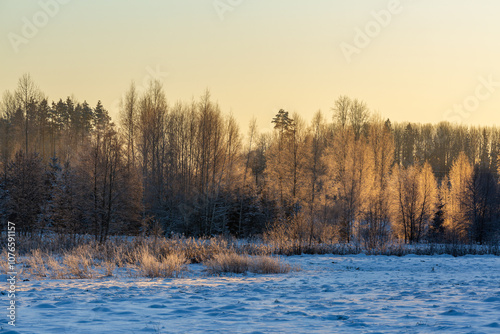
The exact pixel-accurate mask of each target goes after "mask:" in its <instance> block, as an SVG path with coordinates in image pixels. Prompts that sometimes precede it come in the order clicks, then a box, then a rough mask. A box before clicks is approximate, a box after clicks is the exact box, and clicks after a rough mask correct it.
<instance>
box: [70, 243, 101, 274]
mask: <svg viewBox="0 0 500 334" xmlns="http://www.w3.org/2000/svg"><path fill="white" fill-rule="evenodd" d="M94 250H95V249H94V248H92V247H91V245H88V244H87V245H81V246H78V247H77V248H75V249H73V251H71V252H68V253H66V254H65V255H64V258H63V264H64V265H65V266H66V269H67V275H68V276H69V277H72V278H92V277H93V275H94V271H93V269H92V266H93V264H94V260H93V255H94Z"/></svg>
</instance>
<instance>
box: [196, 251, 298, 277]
mask: <svg viewBox="0 0 500 334" xmlns="http://www.w3.org/2000/svg"><path fill="white" fill-rule="evenodd" d="M204 264H205V266H206V267H207V269H208V272H209V273H211V274H220V273H235V274H241V273H245V272H247V271H250V272H252V273H259V274H282V273H287V272H289V271H290V270H291V267H290V266H289V265H288V264H286V263H283V262H282V261H281V260H280V259H278V258H275V257H271V256H255V257H252V256H249V255H239V254H236V253H219V254H216V255H214V256H213V258H212V259H210V260H207V261H205V263H204Z"/></svg>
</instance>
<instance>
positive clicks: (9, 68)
mask: <svg viewBox="0 0 500 334" xmlns="http://www.w3.org/2000/svg"><path fill="white" fill-rule="evenodd" d="M499 13H500V1H495V0H475V1H472V0H400V1H398V0H380V1H379V0H370V1H369V0H356V1H353V0H342V1H341V0H314V1H312V0H308V1H307V0H175V1H174V0H165V1H159V0H141V1H126V0H106V1H103V0H85V1H84V0H39V1H31V0H22V1H20V0H0V35H1V38H0V94H1V93H3V92H4V91H6V90H11V91H12V90H14V89H15V88H16V85H17V81H18V79H19V77H21V75H23V73H30V74H31V77H32V78H33V80H34V81H35V82H36V84H37V85H38V86H39V87H40V88H41V89H42V91H43V92H44V93H45V94H46V95H47V96H48V97H49V99H50V100H58V99H59V98H63V99H64V98H66V97H67V96H73V97H75V98H76V99H77V100H78V101H80V102H83V100H87V101H88V102H89V103H90V104H91V105H95V104H96V103H97V101H98V100H101V101H102V103H103V105H104V107H105V108H107V109H108V110H109V111H110V114H111V116H112V117H113V118H115V119H116V118H117V113H118V101H119V100H120V98H121V96H122V95H123V94H124V92H125V91H126V90H127V88H128V87H129V86H130V83H131V81H134V82H135V83H136V86H137V87H138V89H139V90H144V89H145V87H146V86H147V83H148V81H149V80H150V79H158V80H160V81H161V82H162V83H163V86H164V90H165V93H166V96H167V99H168V101H169V104H171V105H172V104H174V103H175V102H177V101H178V100H183V101H191V100H192V99H193V98H194V99H198V98H199V97H200V96H201V95H202V94H203V93H204V91H205V90H206V89H207V88H208V89H209V90H210V92H211V96H212V97H213V100H214V101H217V102H218V103H219V105H220V107H221V110H222V111H223V112H224V113H227V114H229V113H232V114H233V115H234V116H235V118H236V119H237V120H238V122H239V124H240V128H241V129H242V130H243V131H244V130H246V129H247V128H248V124H249V122H250V120H251V119H252V118H253V117H255V118H256V119H257V122H258V125H259V128H260V129H261V131H266V130H268V129H271V128H272V124H271V120H272V118H273V116H274V115H275V114H276V113H277V112H278V110H279V109H285V110H287V111H289V112H291V113H293V112H297V113H298V114H300V115H301V116H302V117H303V118H304V119H305V120H306V121H310V120H311V119H312V115H313V114H314V113H315V112H316V111H318V110H321V111H322V112H323V113H324V114H325V116H326V117H327V118H330V117H331V116H332V110H331V108H332V106H333V105H334V101H335V99H337V98H338V97H339V96H340V95H347V96H349V97H351V98H358V99H361V100H363V101H365V102H366V104H367V106H368V107H369V109H370V110H371V111H372V112H374V113H379V114H380V115H381V116H382V117H384V118H390V119H391V121H412V122H422V123H424V122H425V123H427V122H430V123H437V122H440V121H443V120H446V121H450V122H454V123H462V124H467V125H476V124H482V125H494V124H496V125H498V124H500V113H499V111H500V44H499V43H498V36H499V33H500V20H498V14H499Z"/></svg>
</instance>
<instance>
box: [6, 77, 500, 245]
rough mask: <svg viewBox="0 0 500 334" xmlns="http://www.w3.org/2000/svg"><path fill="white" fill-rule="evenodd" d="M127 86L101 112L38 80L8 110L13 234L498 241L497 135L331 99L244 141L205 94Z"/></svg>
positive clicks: (12, 94)
mask: <svg viewBox="0 0 500 334" xmlns="http://www.w3.org/2000/svg"><path fill="white" fill-rule="evenodd" d="M174 98H175V97H168V99H167V95H166V93H165V91H164V89H163V87H162V85H161V83H160V82H158V81H152V82H151V83H150V84H149V87H148V88H147V89H146V90H145V91H144V92H139V91H138V90H137V89H136V87H135V85H134V84H133V83H132V84H131V85H130V88H129V89H128V90H127V91H126V92H125V94H124V95H123V98H122V101H121V104H120V113H119V119H118V120H112V119H111V117H110V116H109V114H108V111H107V110H106V109H105V107H104V106H103V105H102V103H101V101H97V103H95V104H89V103H88V102H87V101H85V100H84V101H83V102H79V101H77V100H76V99H75V98H73V97H66V98H65V99H64V98H61V99H59V100H57V101H49V100H48V98H47V97H46V96H45V95H44V93H43V92H42V90H41V89H40V88H39V87H38V86H37V85H36V84H35V82H34V81H33V79H32V78H31V76H30V75H29V74H24V75H22V76H21V78H20V79H19V81H18V82H17V86H16V87H15V89H14V90H13V91H5V92H4V93H3V95H2V99H1V102H0V173H1V178H0V212H1V219H2V226H4V227H6V226H7V222H8V221H11V222H14V223H15V224H16V227H17V231H18V233H20V234H22V235H25V236H30V235H42V234H48V233H54V234H65V235H71V236H73V237H75V238H76V237H77V236H80V235H91V236H93V237H94V238H95V240H96V241H98V242H100V243H103V242H105V241H106V240H107V239H108V238H109V237H110V236H113V235H121V236H123V235H156V236H167V237H170V236H174V235H176V236H177V235H184V236H193V237H204V236H208V237H210V236H216V235H224V236H234V237H236V238H250V237H259V238H263V239H264V240H295V241H298V242H302V243H309V244H311V243H358V244H360V245H363V246H365V247H367V248H376V247H380V246H381V245H384V244H387V243H390V242H393V241H399V242H402V243H408V244H413V243H425V242H428V243H464V244H493V243H497V242H498V241H499V239H500V219H499V218H500V217H499V214H500V188H499V168H500V164H499V161H498V159H499V157H498V155H499V151H500V147H499V145H500V131H499V129H498V128H497V127H495V126H467V125H460V124H452V123H449V122H441V123H439V124H416V123H409V122H402V123H396V122H391V121H390V120H389V119H383V118H382V117H381V116H380V115H378V114H376V113H373V112H371V111H370V109H369V107H368V106H367V105H366V103H365V102H363V101H362V100H360V99H357V98H353V97H348V96H343V95H341V96H337V97H332V106H331V110H329V111H327V112H325V113H322V112H321V111H318V112H316V113H315V114H314V116H313V117H312V121H311V122H310V124H307V123H306V122H305V121H304V120H303V119H302V118H301V116H300V115H299V114H295V113H294V114H291V113H289V112H287V111H285V110H276V111H274V112H273V113H271V114H270V115H269V123H270V124H272V127H273V128H274V130H273V131H272V132H262V133H261V132H259V130H258V129H257V126H256V121H255V120H254V121H253V122H251V124H250V125H249V126H248V129H247V130H241V129H240V127H239V124H238V123H237V121H236V120H235V118H234V117H233V116H232V115H229V114H226V113H224V112H223V111H221V110H220V107H219V106H218V104H217V103H216V102H214V100H213V98H212V97H211V96H210V92H209V91H208V90H207V91H206V92H204V93H203V94H202V95H201V97H200V98H199V99H198V100H192V101H177V102H171V101H172V100H171V99H174Z"/></svg>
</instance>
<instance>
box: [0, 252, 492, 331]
mask: <svg viewBox="0 0 500 334" xmlns="http://www.w3.org/2000/svg"><path fill="white" fill-rule="evenodd" d="M285 260H286V261H287V262H288V263H290V264H292V265H297V266H300V267H301V270H300V271H295V272H291V273H288V274H279V275H256V274H247V275H230V274H228V275H225V276H220V277H214V276H208V275H207V274H206V272H205V271H204V268H203V266H202V265H200V264H196V265H190V266H189V272H188V273H187V274H186V275H184V277H181V278H171V279H147V278H141V277H127V275H126V273H124V272H122V273H118V275H116V276H117V277H107V278H101V279H91V280H54V279H51V280H40V281H27V282H20V283H19V284H18V289H19V290H20V291H19V293H18V295H17V301H18V302H17V303H18V307H19V308H18V313H17V319H18V320H17V321H18V322H17V326H16V327H15V328H14V327H11V326H8V325H7V320H4V322H2V323H1V325H2V327H3V329H4V330H15V331H17V332H18V333H186V332H189V333H219V332H226V333H235V332H243V333H263V332H265V333H332V332H340V333H377V332H380V333H400V332H405V333H431V332H445V333H500V257H495V256H465V257H458V258H454V257H451V256H404V257H389V256H363V255H353V256H332V255H303V256H291V257H288V258H286V259H285ZM3 276H5V275H3ZM2 279H3V278H2ZM4 313H5V311H4ZM4 319H6V317H5V318H4Z"/></svg>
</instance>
